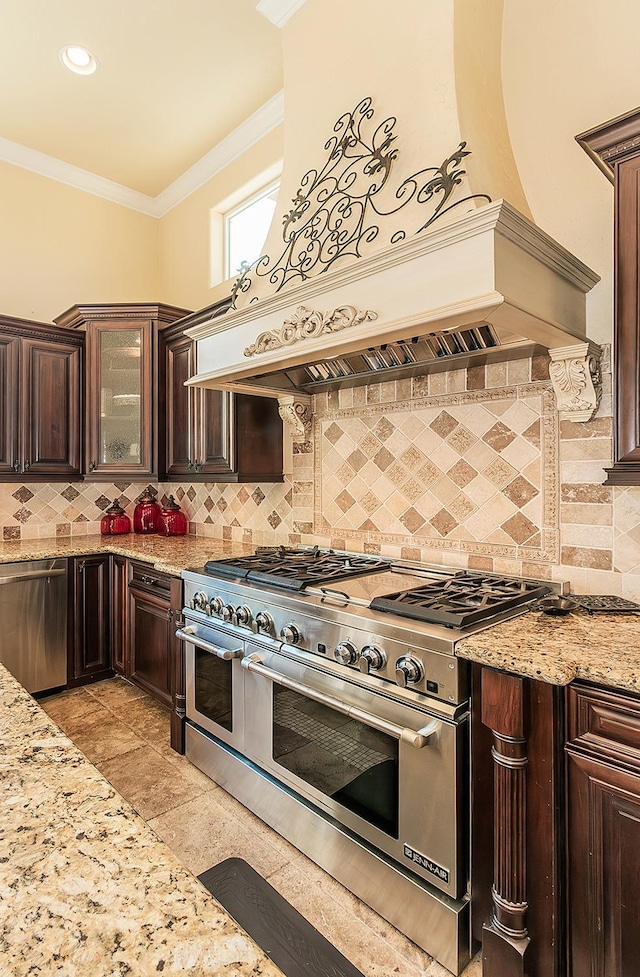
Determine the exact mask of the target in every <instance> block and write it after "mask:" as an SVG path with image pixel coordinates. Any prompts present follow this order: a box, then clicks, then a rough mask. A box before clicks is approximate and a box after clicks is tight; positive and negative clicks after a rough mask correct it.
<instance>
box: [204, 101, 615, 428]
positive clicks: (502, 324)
mask: <svg viewBox="0 0 640 977" xmlns="http://www.w3.org/2000/svg"><path fill="white" fill-rule="evenodd" d="M395 125H396V120H395V119H394V118H387V119H385V120H384V121H383V122H381V123H379V124H375V123H374V122H373V109H372V107H371V100H370V99H364V100H362V101H361V102H360V103H359V104H358V105H357V106H356V108H355V109H354V110H353V111H352V112H347V113H345V114H344V115H343V116H341V117H340V118H339V119H338V121H337V122H336V124H335V126H334V132H333V135H332V136H331V137H330V138H329V139H328V140H327V142H326V143H325V146H324V149H325V153H326V157H325V159H324V162H323V163H322V164H321V165H320V166H318V167H317V168H315V169H311V170H308V171H307V172H306V173H305V174H304V176H303V177H302V179H301V180H300V183H299V187H298V190H297V192H296V194H295V195H294V198H293V200H292V205H291V208H290V210H289V212H288V213H287V214H285V216H284V218H283V224H282V234H281V245H278V247H279V250H278V252H277V253H276V252H275V251H273V256H270V255H264V256H263V257H262V258H260V259H259V260H258V261H257V262H256V263H255V264H254V265H253V266H252V267H251V268H249V269H248V271H247V272H245V273H244V274H243V275H242V276H241V277H240V278H239V279H238V281H237V282H236V285H235V287H234V290H233V305H232V307H231V309H230V310H229V311H228V312H227V313H226V314H225V315H223V316H219V317H217V318H216V319H214V320H211V321H210V322H205V323H202V324H200V325H198V326H196V327H194V328H193V329H190V330H189V331H188V332H189V335H190V336H192V337H194V338H195V339H196V340H197V363H198V373H197V375H196V376H195V377H193V378H192V379H191V380H190V381H188V382H189V383H190V384H194V385H199V386H205V387H213V388H220V389H236V390H240V391H244V392H249V393H260V394H263V395H267V396H271V397H277V398H279V399H281V398H283V397H285V396H286V397H287V398H288V399H287V401H286V403H284V402H282V400H281V406H282V408H283V409H282V411H281V413H282V415H283V416H287V417H290V418H291V419H292V421H294V423H295V428H296V431H297V436H298V437H301V436H302V434H301V432H302V430H303V429H305V430H306V429H308V424H309V412H308V407H309V405H310V402H311V401H310V395H311V394H313V393H315V392H319V391H322V390H329V389H335V388H337V387H339V386H343V385H347V384H350V385H354V384H361V383H367V382H373V381H374V380H380V379H396V378H400V377H405V376H415V375H418V374H420V373H428V372H431V371H434V370H443V369H457V368H460V367H463V366H467V365H469V363H471V362H483V363H486V362H490V361H495V360H497V359H509V358H513V357H515V356H526V355H530V354H531V353H533V352H539V351H540V350H542V349H551V350H553V349H559V350H566V349H572V348H573V347H575V346H576V344H580V343H582V344H584V343H586V342H587V337H586V334H585V313H586V293H587V292H588V291H589V289H591V288H592V287H593V286H594V285H595V284H596V282H597V281H598V280H599V278H598V276H597V275H596V274H595V273H594V272H593V271H591V269H590V268H588V267H587V266H586V265H584V264H583V263H582V262H581V261H579V260H578V259H577V258H575V257H574V256H573V255H572V254H570V252H568V251H567V250H566V249H565V248H563V247H562V246H561V245H559V244H558V243H557V242H556V241H554V240H553V239H552V238H551V237H549V235H547V234H545V233H544V231H542V230H540V228H538V227H536V225H535V224H533V223H532V222H531V221H530V220H528V219H527V218H526V217H524V216H523V215H521V214H520V213H518V211H516V210H515V209H514V208H513V207H511V206H510V205H509V204H508V203H506V201H504V200H498V201H495V202H491V201H489V200H488V197H487V196H486V195H484V194H471V193H469V192H468V189H467V188H466V186H465V170H464V168H463V165H462V164H463V161H464V159H465V157H467V156H468V155H469V151H468V150H467V149H466V148H465V143H464V142H463V143H461V144H460V145H459V146H458V148H457V149H456V150H455V151H454V152H453V153H452V154H451V155H450V156H449V157H447V158H446V159H445V160H444V161H443V162H442V163H440V164H439V165H434V166H426V167H424V168H423V169H421V170H419V171H418V172H415V173H413V174H410V175H408V176H404V177H401V178H400V179H392V172H393V173H395V165H396V159H397V157H398V155H399V150H398V148H397V146H396V145H395V142H396V138H397V137H396V134H395ZM401 221H402V223H401ZM272 228H273V225H272ZM273 237H274V235H273V233H270V236H269V239H268V240H269V241H273ZM272 250H273V249H272ZM591 353H593V350H591ZM561 358H562V357H561V356H560V355H559V356H558V357H555V358H554V361H556V365H555V366H554V379H555V380H556V389H557V391H558V392H559V396H561V397H563V398H564V402H565V405H566V406H565V410H569V409H570V410H572V411H576V404H577V401H576V403H574V404H573V405H572V406H571V407H569V406H568V405H569V401H570V400H571V396H573V398H574V400H575V396H576V395H575V394H571V396H569V393H570V392H571V391H573V390H574V388H576V386H577V373H576V370H577V367H576V366H575V364H574V366H573V367H571V368H568V370H569V372H568V373H567V375H566V376H562V375H561V374H562V369H561V367H560V365H559V363H558V362H557V361H559V360H560V359H561ZM592 374H593V370H591V368H590V367H589V366H587V369H586V374H585V381H586V382H585V391H586V393H587V395H588V396H590V397H591V398H592V399H593V398H594V397H595V388H592V387H590V383H591V376H592ZM567 377H569V379H567ZM567 383H569V387H568V388H567ZM565 388H566V389H565ZM581 389H582V388H581ZM591 389H593V394H592V393H591ZM291 397H293V398H294V401H295V403H297V404H298V405H299V407H298V408H297V409H296V410H292V409H291V403H292V401H291ZM578 399H579V400H580V401H582V400H583V399H584V397H583V395H582V394H581V395H580V397H579V398H578ZM594 403H595V400H594ZM586 409H587V408H586V406H585V407H583V408H581V410H586ZM578 413H579V412H577V413H576V416H577V414H578ZM302 419H304V420H303V422H302V423H301V421H302Z"/></svg>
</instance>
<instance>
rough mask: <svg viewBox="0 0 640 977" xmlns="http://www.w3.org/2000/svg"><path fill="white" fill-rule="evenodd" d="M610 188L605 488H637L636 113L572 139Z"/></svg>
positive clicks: (639, 201) (639, 158)
mask: <svg viewBox="0 0 640 977" xmlns="http://www.w3.org/2000/svg"><path fill="white" fill-rule="evenodd" d="M576 138H577V140H578V142H579V143H580V145H581V146H582V147H583V149H584V150H585V151H586V152H587V153H588V154H589V156H590V157H591V158H592V159H593V160H594V162H595V163H596V164H597V165H598V166H599V167H600V169H601V170H602V171H603V173H604V174H605V175H606V176H607V177H608V178H609V179H610V180H611V181H612V182H613V184H614V187H615V211H614V229H615V233H614V236H615V324H614V339H613V351H614V361H615V416H614V421H615V427H614V464H613V467H612V468H609V469H607V475H608V478H607V481H606V483H605V484H607V485H640V217H639V215H640V109H634V110H633V112H629V113H627V114H626V115H622V116H620V117H619V118H617V119H612V120H611V121H610V122H605V123H604V125H601V126H598V127H597V128H596V129H591V130H590V131H589V132H584V133H582V135H580V136H577V137H576Z"/></svg>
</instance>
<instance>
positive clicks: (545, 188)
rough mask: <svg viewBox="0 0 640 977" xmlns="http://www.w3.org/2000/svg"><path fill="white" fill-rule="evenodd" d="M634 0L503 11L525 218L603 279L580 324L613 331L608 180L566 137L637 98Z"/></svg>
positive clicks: (604, 335) (600, 332)
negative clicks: (527, 213) (527, 211)
mask: <svg viewBox="0 0 640 977" xmlns="http://www.w3.org/2000/svg"><path fill="white" fill-rule="evenodd" d="M639 34H640V4H638V3H637V2H635V0H616V2H614V3H609V4H603V3H601V2H600V0H563V2H562V3H558V2H557V0H524V2H520V0H519V2H518V3H506V4H505V10H504V28H503V46H502V71H503V86H504V89H503V94H504V103H505V109H506V116H507V122H508V126H509V132H510V136H511V144H512V146H513V151H514V154H515V159H516V163H517V166H518V170H519V173H520V179H521V181H522V185H523V187H524V191H525V194H526V196H527V200H528V202H529V205H530V207H531V211H532V213H533V218H534V220H535V221H536V222H537V223H538V224H540V226H541V227H543V228H544V230H545V231H548V233H549V234H551V235H552V236H553V237H555V238H556V239H557V240H558V241H559V242H560V243H561V244H563V245H564V246H565V247H567V248H569V250H571V251H573V252H574V253H575V254H576V255H577V256H578V257H579V258H581V259H582V260H583V261H585V262H586V263H587V264H588V265H590V266H591V267H592V268H593V269H594V270H595V271H597V272H598V274H599V275H601V277H602V281H601V283H600V284H599V285H598V286H596V288H595V289H594V290H593V292H592V293H591V294H590V295H589V298H588V315H589V319H588V331H589V335H590V337H591V338H592V339H594V340H595V341H596V342H609V341H610V339H611V330H612V306H613V302H612V296H613V282H612V274H613V272H612V267H613V187H612V186H611V184H610V183H609V182H608V180H607V179H606V178H605V177H604V176H603V174H602V173H601V172H600V171H599V170H598V169H597V168H596V167H595V166H594V164H593V163H592V162H591V160H590V159H589V158H588V157H587V155H586V154H585V153H584V152H583V150H582V149H581V148H580V147H579V146H578V144H577V143H576V142H575V138H574V137H575V136H576V135H577V134H578V133H581V132H584V131H585V130H586V129H591V128H593V127H594V126H597V125H599V124H600V123H602V122H605V121H606V120H607V119H611V118H614V117H615V116H617V115H621V114H622V113H624V112H627V111H629V110H631V109H633V108H634V107H635V106H636V105H637V104H638V102H640V89H639V87H638V52H637V38H638V36H639Z"/></svg>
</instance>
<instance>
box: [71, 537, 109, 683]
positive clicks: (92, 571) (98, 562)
mask: <svg viewBox="0 0 640 977" xmlns="http://www.w3.org/2000/svg"><path fill="white" fill-rule="evenodd" d="M109 560H110V558H109V556H83V557H81V558H78V557H76V558H74V559H73V560H72V580H73V612H74V629H73V636H74V640H73V662H72V681H70V683H69V684H79V683H78V682H77V681H75V682H74V680H85V681H86V680H88V679H91V678H93V679H95V678H98V677H101V673H104V677H105V678H106V677H107V675H112V674H113V672H112V671H111V669H110V658H111V654H110V652H111V608H110V586H109V584H110V574H109V568H110V562H109Z"/></svg>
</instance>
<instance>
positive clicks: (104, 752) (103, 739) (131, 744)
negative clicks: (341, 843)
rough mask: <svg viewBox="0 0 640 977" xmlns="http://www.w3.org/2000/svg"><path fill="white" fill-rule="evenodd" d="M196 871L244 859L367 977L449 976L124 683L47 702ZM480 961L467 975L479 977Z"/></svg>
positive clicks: (49, 709) (104, 771) (62, 724)
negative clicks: (264, 816)
mask: <svg viewBox="0 0 640 977" xmlns="http://www.w3.org/2000/svg"><path fill="white" fill-rule="evenodd" d="M40 704H41V705H42V707H43V708H44V709H45V710H46V712H47V713H48V714H49V716H51V718H52V719H53V720H54V722H56V723H57V724H58V725H59V726H60V727H61V729H62V730H63V731H64V732H65V733H66V734H67V735H68V736H69V737H70V738H71V739H72V740H73V741H74V743H75V744H76V745H77V746H78V747H79V748H80V749H81V750H82V752H83V753H84V754H85V755H86V756H87V757H88V758H89V760H90V761H91V762H92V763H93V764H95V766H96V767H97V768H98V769H99V770H100V771H101V773H102V774H103V776H105V777H106V778H107V780H108V781H109V782H110V783H111V784H113V786H114V787H115V788H116V790H118V791H119V792H120V793H121V794H122V795H123V796H124V797H125V798H126V799H127V800H128V801H129V803H130V804H131V805H132V806H133V808H134V809H135V810H136V811H137V813H138V814H139V815H140V816H141V817H143V818H144V820H145V821H147V822H148V823H149V825H150V826H151V827H152V828H153V830H154V831H155V832H156V834H157V835H159V837H160V838H162V840H163V841H164V842H165V843H166V844H167V845H168V846H169V847H170V848H171V849H172V850H173V851H174V852H175V854H176V855H177V856H178V858H179V859H180V860H181V861H182V862H183V864H184V865H185V866H186V868H187V869H189V871H191V872H193V874H194V875H198V874H199V873H200V872H203V871H205V869H208V868H210V867H211V866H212V865H214V864H215V863H216V862H220V861H222V860H223V859H225V858H229V857H231V856H239V857H241V858H245V859H246V860H247V861H248V862H250V863H251V865H253V867H254V868H255V869H256V870H257V871H258V872H260V874H261V875H262V876H263V877H264V878H266V879H268V880H269V882H270V884H271V885H272V886H274V888H276V889H277V890H278V891H279V892H280V893H281V894H282V895H283V896H284V897H285V898H286V899H287V900H288V901H289V902H290V903H291V904H292V905H293V906H295V908H296V909H297V910H298V911H299V912H300V913H302V915H303V916H305V917H306V918H307V919H308V920H309V922H310V923H312V925H313V926H315V927H316V929H318V930H319V931H320V932H321V933H322V934H323V935H324V936H325V937H327V939H329V940H330V941H331V942H332V943H333V944H334V945H335V946H336V947H337V948H338V949H339V950H340V951H341V953H343V954H344V955H345V956H346V957H347V958H348V959H349V960H351V961H352V963H353V964H354V965H355V966H356V967H358V968H359V969H360V970H361V971H362V973H363V974H364V975H365V977H449V971H447V970H445V968H444V967H442V966H441V965H440V964H439V963H437V962H436V961H434V960H432V958H431V957H429V955H428V954H426V953H425V952H424V951H423V950H421V949H419V948H418V947H416V946H415V944H413V943H411V942H410V941H409V940H407V939H406V937H404V936H402V934H400V933H399V932H398V931H397V930H396V929H394V928H393V927H392V926H390V925H389V924H388V923H387V922H385V921H384V920H383V919H381V918H380V917H379V916H378V915H377V914H376V913H374V912H373V911H372V910H371V909H369V908H368V906H365V905H364V903H362V902H360V900H359V899H356V898H355V896H353V895H352V894H351V893H350V892H348V891H347V889H345V888H344V887H343V886H342V885H340V884H339V883H338V882H336V881H335V880H334V879H332V878H331V877H330V876H328V875H327V874H326V873H325V872H323V871H322V870H321V869H319V868H318V867H317V866H316V865H314V864H313V862H310V861H309V859H307V858H305V856H304V855H301V854H300V852H299V851H298V850H297V849H296V848H293V847H292V846H291V845H290V844H288V842H286V841H284V839H283V838H281V837H280V835H278V834H276V833H275V832H274V831H272V830H271V829H270V828H268V827H267V826H266V825H265V824H264V823H263V822H262V821H260V820H259V818H257V817H255V816H254V815H253V814H251V813H250V812H249V811H247V810H246V809H245V808H244V807H242V805H240V804H239V803H238V802H237V801H236V800H234V798H232V797H231V796H230V795H229V794H227V793H226V792H225V791H224V790H222V788H220V787H217V786H216V785H215V784H214V783H213V782H212V781H211V780H209V778H208V777H206V776H205V775H204V774H203V773H201V772H200V771H199V770H198V769H197V768H196V767H194V766H193V765H192V764H191V763H189V761H188V760H187V759H186V758H185V757H183V756H179V755H178V754H177V753H175V752H174V751H173V750H172V749H171V747H170V745H169V714H168V712H167V710H166V709H165V708H164V707H163V706H161V705H159V704H158V703H157V702H155V701H154V700H152V699H150V698H149V697H148V696H146V695H145V694H144V693H143V692H142V691H140V690H139V689H138V688H136V687H135V686H133V685H131V684H129V683H128V682H126V681H124V680H123V679H121V678H115V679H109V680H107V681H105V682H99V683H96V684H95V685H90V686H86V687H84V688H81V689H73V690H69V691H67V692H62V693H60V694H59V695H55V696H51V697H49V698H47V699H44V700H42V701H41V703H40ZM481 970H482V968H481V961H480V957H479V955H478V956H477V957H476V958H475V959H474V960H473V961H472V962H471V963H470V964H469V966H468V967H467V968H466V969H465V971H464V974H463V977H480V975H481Z"/></svg>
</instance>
